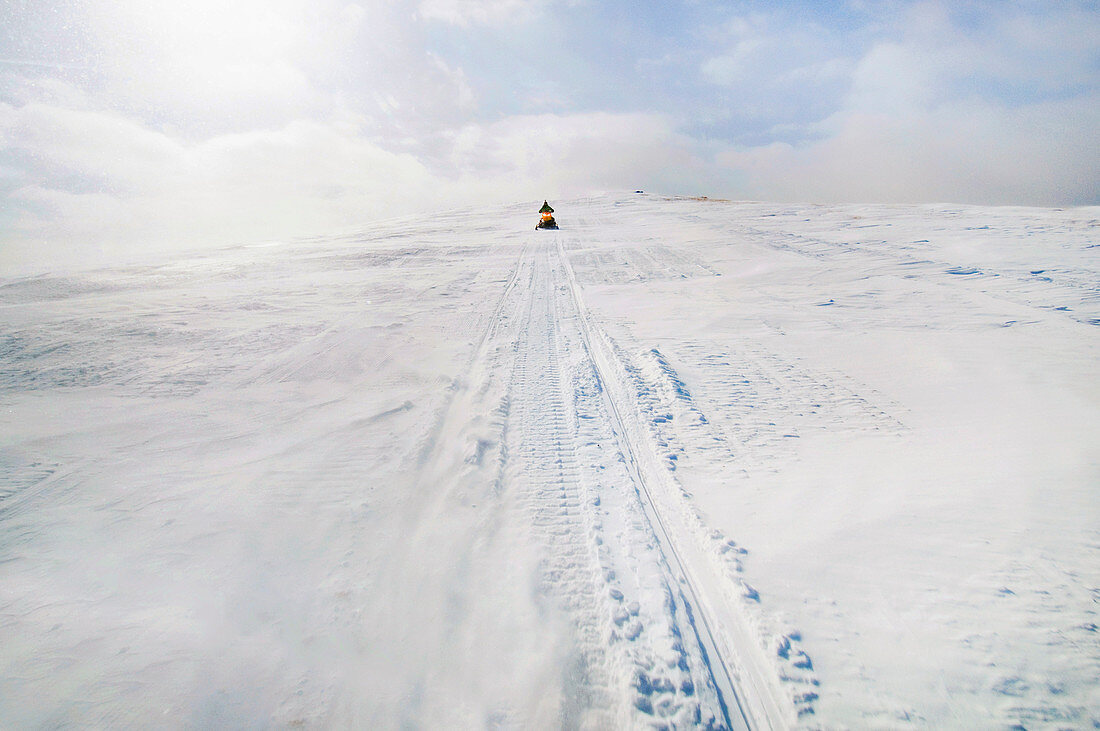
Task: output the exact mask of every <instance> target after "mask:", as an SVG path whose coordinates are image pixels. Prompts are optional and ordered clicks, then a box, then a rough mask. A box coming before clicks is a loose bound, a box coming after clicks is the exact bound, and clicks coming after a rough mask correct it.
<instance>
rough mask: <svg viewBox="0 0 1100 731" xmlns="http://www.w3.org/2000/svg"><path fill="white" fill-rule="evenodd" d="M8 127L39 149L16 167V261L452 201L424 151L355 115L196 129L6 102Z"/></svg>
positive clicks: (4, 128) (22, 149)
mask: <svg viewBox="0 0 1100 731" xmlns="http://www.w3.org/2000/svg"><path fill="white" fill-rule="evenodd" d="M0 139H3V140H5V141H6V142H5V149H6V155H8V156H10V157H13V158H14V159H15V160H16V161H17V163H18V162H19V161H20V160H27V159H33V160H35V161H37V164H36V168H35V170H36V172H35V174H34V175H33V176H32V177H33V179H32V180H29V181H28V180H27V179H26V175H25V174H24V175H22V176H20V175H13V176H10V180H8V181H7V182H8V184H9V186H14V187H13V189H12V190H10V192H9V193H8V195H7V196H6V198H7V202H8V205H9V207H10V209H9V211H8V215H9V220H10V221H11V224H10V226H9V227H8V230H7V232H6V235H5V236H4V240H3V241H2V243H3V245H4V249H5V255H6V258H7V259H8V260H9V263H10V262H11V261H13V260H16V259H22V260H24V262H26V260H27V258H28V257H33V258H34V259H35V260H37V261H39V262H40V263H45V262H54V263H56V262H57V261H66V260H79V259H83V258H87V256H97V255H101V254H110V253H122V252H132V251H135V250H137V251H140V250H154V249H163V248H168V247H200V246H211V245H224V244H227V243H233V242H240V241H251V240H257V239H263V238H271V237H274V238H286V237H293V236H297V235H305V234H316V233H323V232H325V231H331V230H333V229H338V228H346V227H349V226H352V225H356V224H360V223H362V222H364V221H367V220H370V219H372V218H374V219H376V218H380V217H385V216H392V215H396V214H400V213H408V212H413V211H416V210H422V209H423V208H425V207H427V206H430V205H431V204H432V203H438V202H439V201H438V198H437V195H438V192H437V189H436V183H437V181H436V179H435V178H434V177H433V176H432V175H431V174H430V172H429V171H428V170H427V168H426V167H425V166H424V165H423V164H422V163H421V162H420V161H419V160H418V159H417V158H415V157H414V156H412V155H409V154H402V153H395V152H391V151H388V150H386V149H384V148H382V147H381V146H379V145H377V144H375V143H373V142H371V141H370V140H369V138H367V137H366V136H365V135H364V134H363V133H362V125H361V121H360V120H357V119H354V118H347V119H343V120H336V121H331V122H324V123H322V122H316V121H305V120H300V121H295V122H291V123H289V124H287V125H285V126H283V127H280V128H277V129H272V130H259V131H254V132H248V133H238V134H228V135H220V136H217V137H213V138H211V139H209V140H205V141H202V142H186V141H183V140H180V139H178V138H175V137H173V136H171V135H169V134H167V133H164V132H159V131H156V130H153V129H150V128H148V127H146V126H143V125H141V124H138V123H136V122H134V121H133V120H130V119H127V118H125V117H122V116H120V115H117V114H113V113H104V112H95V111H86V110H85V111H77V110H72V109H66V108H61V107H54V106H49V105H44V104H30V105H26V106H24V107H22V108H18V109H16V108H13V107H10V106H3V105H0ZM5 177H6V178H7V177H8V176H5ZM43 242H51V243H50V244H49V246H45V245H44V244H43Z"/></svg>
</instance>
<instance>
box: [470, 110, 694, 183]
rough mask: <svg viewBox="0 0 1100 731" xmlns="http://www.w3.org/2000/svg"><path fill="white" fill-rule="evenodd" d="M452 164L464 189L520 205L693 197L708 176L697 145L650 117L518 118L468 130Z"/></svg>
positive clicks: (656, 117) (667, 121) (666, 121)
mask: <svg viewBox="0 0 1100 731" xmlns="http://www.w3.org/2000/svg"><path fill="white" fill-rule="evenodd" d="M450 163H451V167H452V169H453V170H456V171H458V174H459V175H460V176H461V177H462V179H463V180H464V186H470V185H473V186H476V187H480V188H482V189H485V188H487V187H488V188H492V189H495V190H498V191H503V192H507V191H514V194H515V195H519V194H521V193H522V196H523V197H531V196H534V197H546V196H561V195H568V194H574V193H580V192H584V191H587V190H607V189H623V188H631V187H649V188H656V189H661V190H666V191H673V192H676V191H679V190H681V189H684V188H685V187H686V188H688V189H690V190H698V186H699V185H705V183H703V182H700V181H703V180H705V178H706V176H707V171H706V170H705V169H704V164H703V162H702V161H701V160H700V159H698V157H697V156H696V144H695V142H694V141H693V140H691V139H690V138H688V137H686V136H684V135H681V134H679V133H677V132H676V131H675V129H674V127H673V124H672V122H671V120H670V119H668V118H667V117H665V116H663V115H654V114H629V113H625V114H611V113H605V112H595V113H587V114H570V115H558V114H539V115H518V116H514V117H509V118H507V119H504V120H501V121H499V122H496V123H493V124H488V125H469V126H467V127H465V128H464V129H462V130H461V131H460V132H459V133H458V135H457V136H456V138H455V140H454V146H453V151H452V155H451V159H450Z"/></svg>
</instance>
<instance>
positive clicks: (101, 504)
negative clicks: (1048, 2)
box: [0, 195, 1100, 728]
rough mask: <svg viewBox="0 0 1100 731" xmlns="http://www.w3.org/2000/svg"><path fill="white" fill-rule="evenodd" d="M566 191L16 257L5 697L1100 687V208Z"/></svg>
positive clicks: (630, 712) (849, 706)
mask: <svg viewBox="0 0 1100 731" xmlns="http://www.w3.org/2000/svg"><path fill="white" fill-rule="evenodd" d="M553 204H554V206H555V208H556V209H557V213H556V216H557V218H558V221H559V224H560V225H561V230H560V231H557V232H543V231H540V232H536V231H534V230H533V226H534V223H535V220H536V215H535V214H534V213H533V211H535V210H537V207H538V206H537V203H536V204H534V205H532V204H531V203H530V202H528V203H525V204H523V205H516V206H513V207H508V208H497V209H492V210H469V211H459V212H451V213H444V214H441V215H438V216H435V217H433V218H432V219H430V220H427V221H421V220H412V219H408V220H395V221H390V222H387V223H384V224H379V225H376V226H373V227H371V228H370V229H368V230H364V231H362V232H360V233H357V234H354V235H348V236H344V237H328V238H318V239H315V240H308V241H296V242H293V243H282V244H278V245H271V246H263V247H240V248H235V249H226V250H219V251H216V252H213V253H205V254H201V255H199V254H196V255H193V256H187V257H177V258H173V259H165V260H163V261H146V262H143V263H141V264H133V263H132V264H126V265H123V264H119V265H117V266H111V267H110V268H101V269H95V270H81V271H69V272H64V273H61V272H52V273H49V274H42V275H35V276H18V277H8V278H7V279H3V280H0V725H3V726H5V727H39V726H56V725H77V726H116V725H123V726H151V725H152V726H164V725H170V726H224V725H235V726H236V725H259V726H265V725H275V726H288V725H305V726H309V727H313V726H358V727H405V726H414V727H424V728H438V727H482V726H493V727H498V726H503V727H539V728H546V727H558V726H563V727H608V726H612V727H634V726H646V725H648V724H650V723H655V722H660V721H668V722H671V723H672V724H673V725H676V726H679V727H684V726H692V725H704V726H705V725H708V724H709V725H713V726H731V727H734V728H744V727H751V728H767V727H774V728H783V727H788V726H793V725H797V724H802V725H806V726H818V725H820V726H824V727H829V728H833V727H856V728H862V727H889V728H897V727H906V726H913V727H957V728H973V727H987V728H998V727H1004V726H1011V725H1015V724H1019V725H1022V726H1025V727H1028V728H1032V727H1053V728H1061V727H1089V726H1094V725H1097V724H1100V681H1098V680H1097V678H1100V632H1098V630H1097V624H1098V622H1100V620H1098V614H1100V494H1098V491H1100V379H1097V378H1096V376H1095V373H1096V371H1097V364H1098V363H1100V327H1098V326H1100V246H1098V245H1100V221H1098V219H1100V210H1097V209H1095V208H1092V209H1071V210H1064V211H1063V210H1052V209H1008V208H978V207H958V206H860V207H855V206H843V207H838V206H833V207H819V206H805V205H802V206H794V205H792V206H779V205H768V204H755V203H753V204H746V203H731V202H725V201H713V200H711V201H708V200H691V199H665V198H660V197H656V196H648V195H609V196H601V197H596V198H589V199H583V200H574V201H553Z"/></svg>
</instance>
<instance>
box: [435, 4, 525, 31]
mask: <svg viewBox="0 0 1100 731" xmlns="http://www.w3.org/2000/svg"><path fill="white" fill-rule="evenodd" d="M546 2H547V0H421V2H420V5H419V6H418V8H417V12H418V14H419V16H420V17H421V18H424V19H426V20H434V21H441V22H444V23H449V24H451V25H457V26H461V27H466V26H471V25H503V24H509V23H516V22H529V21H530V20H532V19H534V18H535V17H537V15H538V13H539V12H540V11H541V10H542V7H543V6H544V5H545V4H546Z"/></svg>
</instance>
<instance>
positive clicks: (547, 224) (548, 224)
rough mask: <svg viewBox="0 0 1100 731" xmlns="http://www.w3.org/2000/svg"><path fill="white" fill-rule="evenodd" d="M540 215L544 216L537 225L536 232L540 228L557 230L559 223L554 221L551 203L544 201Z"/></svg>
mask: <svg viewBox="0 0 1100 731" xmlns="http://www.w3.org/2000/svg"><path fill="white" fill-rule="evenodd" d="M539 213H540V214H541V215H542V218H541V219H539V222H538V223H537V224H535V229H536V230H537V229H540V228H552V229H554V230H557V228H558V222H557V221H555V220H554V209H553V208H551V207H550V204H549V203H547V202H546V201H543V202H542V208H540V209H539Z"/></svg>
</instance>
